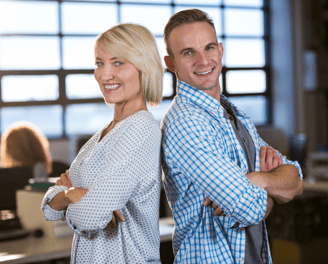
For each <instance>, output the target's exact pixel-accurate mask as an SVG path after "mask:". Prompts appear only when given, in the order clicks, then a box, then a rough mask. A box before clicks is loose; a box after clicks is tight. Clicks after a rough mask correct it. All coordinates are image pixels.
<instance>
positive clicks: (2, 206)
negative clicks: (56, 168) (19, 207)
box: [0, 167, 33, 211]
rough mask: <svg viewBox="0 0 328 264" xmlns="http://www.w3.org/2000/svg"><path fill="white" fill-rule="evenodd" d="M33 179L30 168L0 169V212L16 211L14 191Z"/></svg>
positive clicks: (22, 187)
mask: <svg viewBox="0 0 328 264" xmlns="http://www.w3.org/2000/svg"><path fill="white" fill-rule="evenodd" d="M31 178H33V168H32V167H16V168H0V197H1V198H0V211H2V210H16V191H17V190H20V189H24V187H25V186H26V185H28V180H29V179H31Z"/></svg>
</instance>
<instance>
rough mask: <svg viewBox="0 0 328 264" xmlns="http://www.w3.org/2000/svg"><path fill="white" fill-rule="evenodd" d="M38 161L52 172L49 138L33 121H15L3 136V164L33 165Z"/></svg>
mask: <svg viewBox="0 0 328 264" xmlns="http://www.w3.org/2000/svg"><path fill="white" fill-rule="evenodd" d="M37 162H42V163H43V164H44V165H45V167H46V170H47V173H48V174H50V173H51V172H52V158H51V155H50V152H49V142H48V139H47V138H46V137H45V136H44V135H43V133H42V132H41V131H40V130H39V129H38V128H37V127H36V126H35V125H33V124H32V123H29V122H26V121H21V122H17V123H13V124H12V125H11V126H10V127H9V128H8V129H7V130H6V131H5V133H4V134H3V136H2V138H1V163H2V166H3V167H7V168H10V167H24V166H33V165H35V164H36V163H37Z"/></svg>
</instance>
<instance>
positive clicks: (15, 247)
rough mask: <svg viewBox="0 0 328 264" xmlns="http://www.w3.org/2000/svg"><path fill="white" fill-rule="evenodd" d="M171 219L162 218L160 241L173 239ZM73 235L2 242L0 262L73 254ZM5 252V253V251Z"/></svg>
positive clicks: (0, 244) (40, 259) (48, 259)
mask: <svg viewBox="0 0 328 264" xmlns="http://www.w3.org/2000/svg"><path fill="white" fill-rule="evenodd" d="M168 220H169V219H165V220H164V221H163V220H160V226H159V229H160V241H161V242H167V241H170V240H172V232H173V226H171V225H164V224H161V222H166V221H168ZM71 245H72V237H67V238H58V239H57V240H56V241H55V242H54V241H53V240H50V239H47V237H46V236H44V237H42V238H35V237H32V236H30V237H27V238H23V239H19V240H13V241H8V242H2V243H1V242H0V263H2V264H14V263H15V264H16V263H17V264H19V263H31V262H33V263H34V262H41V261H50V260H54V259H61V258H69V257H70V256H71ZM3 252H5V253H3Z"/></svg>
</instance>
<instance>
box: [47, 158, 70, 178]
mask: <svg viewBox="0 0 328 264" xmlns="http://www.w3.org/2000/svg"><path fill="white" fill-rule="evenodd" d="M69 167H70V166H69V164H67V163H65V162H62V161H57V160H54V161H53V162H52V173H50V174H49V177H59V176H60V174H62V173H64V172H65V171H66V170H68V169H69Z"/></svg>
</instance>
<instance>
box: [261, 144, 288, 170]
mask: <svg viewBox="0 0 328 264" xmlns="http://www.w3.org/2000/svg"><path fill="white" fill-rule="evenodd" d="M282 164H283V161H282V158H281V157H280V156H279V155H278V154H277V151H276V150H275V149H273V148H272V147H270V146H262V147H261V149H260V171H270V170H273V169H274V168H276V167H278V166H280V165H282Z"/></svg>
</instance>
